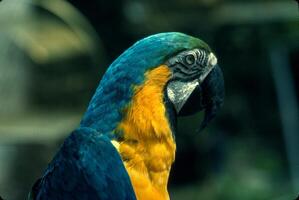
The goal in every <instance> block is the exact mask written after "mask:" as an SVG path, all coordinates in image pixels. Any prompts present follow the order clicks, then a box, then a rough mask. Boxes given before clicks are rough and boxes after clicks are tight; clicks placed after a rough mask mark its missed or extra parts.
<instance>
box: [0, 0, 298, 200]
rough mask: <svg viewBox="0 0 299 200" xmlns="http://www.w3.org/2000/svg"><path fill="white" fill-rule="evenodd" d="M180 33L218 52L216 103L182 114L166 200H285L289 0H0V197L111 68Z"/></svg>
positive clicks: (294, 122)
mask: <svg viewBox="0 0 299 200" xmlns="http://www.w3.org/2000/svg"><path fill="white" fill-rule="evenodd" d="M165 31H179V32H184V33H187V34H191V35H193V36H196V37H199V38H201V39H203V40H204V41H206V42H207V43H208V44H210V46H211V47H212V48H213V49H214V51H215V53H216V55H217V57H218V60H219V64H220V66H221V67H222V69H223V72H224V77H225V81H226V99H225V104H224V107H223V109H222V111H221V112H220V113H219V115H218V117H217V118H216V119H215V120H214V121H213V122H212V123H211V124H210V126H209V127H208V128H207V129H206V130H205V131H204V132H203V133H202V134H200V135H198V134H195V130H197V128H198V127H199V123H200V120H201V118H202V114H198V115H196V116H191V117H185V118H181V119H179V131H178V133H177V135H176V140H177V146H178V147H177V156H176V162H175V164H174V166H173V169H172V174H171V177H170V183H169V190H170V193H171V198H172V199H173V200H181V199H184V200H199V199H203V200H205V199H214V200H265V199H273V200H289V199H294V198H295V196H296V195H298V192H299V107H298V103H299V12H298V5H297V3H296V2H295V1H294V0H251V1H245V0H226V1H224V0H164V1H158V0H110V1H104V0H94V1H84V0H69V1H63V0H39V1H32V0H2V1H0V194H1V196H2V197H3V198H4V199H7V200H18V199H24V198H25V196H26V195H27V193H28V191H29V190H30V188H31V186H32V184H33V183H34V181H35V180H36V179H37V178H38V177H40V176H41V175H42V173H43V170H44V169H45V168H46V166H47V163H48V162H49V161H50V160H51V158H52V157H53V155H54V154H55V152H56V151H57V149H58V147H59V145H60V144H61V143H62V141H63V140H64V138H65V137H66V136H67V135H68V134H69V133H70V132H71V131H72V130H73V129H74V128H75V127H76V126H77V125H78V123H79V121H80V117H81V116H82V114H83V112H84V110H85V108H86V107H87V105H88V102H89V99H90V98H91V96H92V94H93V92H94V90H95V88H96V87H97V84H98V82H99V80H100V78H101V76H102V74H103V73H104V71H105V70H106V68H107V67H108V66H109V64H110V63H111V62H112V61H113V60H114V59H115V58H116V57H117V56H118V55H119V54H120V53H121V52H123V51H124V50H125V49H126V48H128V47H129V46H130V45H132V44H133V43H134V42H135V41H136V40H138V39H141V38H143V37H145V36H147V35H150V34H154V33H158V32H165Z"/></svg>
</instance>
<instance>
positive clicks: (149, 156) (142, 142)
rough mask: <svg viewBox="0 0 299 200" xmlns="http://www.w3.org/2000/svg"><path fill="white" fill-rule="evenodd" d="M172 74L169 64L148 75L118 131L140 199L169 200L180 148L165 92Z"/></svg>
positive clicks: (118, 146)
mask: <svg viewBox="0 0 299 200" xmlns="http://www.w3.org/2000/svg"><path fill="white" fill-rule="evenodd" d="M170 75H171V72H170V71H169V69H168V67H167V66H165V65H162V66H159V67H157V68H155V69H153V70H151V71H149V72H147V74H146V81H145V82H144V84H143V85H141V86H138V87H136V88H135V93H134V97H133V99H132V101H131V104H130V105H129V106H128V107H127V108H126V110H125V113H126V114H125V117H124V119H123V120H122V122H121V123H120V124H119V125H118V127H117V130H119V131H122V132H123V134H124V135H123V140H122V141H121V142H114V145H115V146H116V148H117V150H118V151H119V153H120V155H121V157H122V159H123V161H124V164H125V167H126V170H127V172H128V174H129V176H130V179H131V182H132V185H133V188H134V192H135V194H136V196H137V199H138V200H153V199H154V200H168V199H169V195H168V192H167V183H168V177H169V172H170V168H171V164H172V163H173V161H174V158H175V150H176V145H175V142H174V139H173V137H172V132H171V128H170V125H169V121H168V119H167V117H166V108H165V105H164V102H163V91H164V87H165V84H166V83H167V81H168V80H169V78H170Z"/></svg>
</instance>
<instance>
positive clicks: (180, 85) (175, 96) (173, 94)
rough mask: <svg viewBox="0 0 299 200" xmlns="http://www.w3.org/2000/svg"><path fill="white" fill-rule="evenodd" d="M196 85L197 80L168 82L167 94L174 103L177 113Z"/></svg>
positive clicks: (197, 83)
mask: <svg viewBox="0 0 299 200" xmlns="http://www.w3.org/2000/svg"><path fill="white" fill-rule="evenodd" d="M198 85H199V82H198V80H194V81H192V82H181V81H173V82H170V83H169V84H168V87H167V95H168V98H169V99H170V101H171V102H172V103H173V105H175V109H176V111H177V113H178V112H179V111H180V110H181V108H182V107H183V106H184V104H185V102H186V101H187V99H188V98H189V97H190V95H191V94H192V92H193V90H194V89H195V88H196V86H198Z"/></svg>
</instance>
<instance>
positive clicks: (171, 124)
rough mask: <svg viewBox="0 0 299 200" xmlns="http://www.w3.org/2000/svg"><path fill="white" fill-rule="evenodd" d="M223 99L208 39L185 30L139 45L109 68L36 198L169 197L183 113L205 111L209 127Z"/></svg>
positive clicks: (34, 191) (110, 199)
mask: <svg viewBox="0 0 299 200" xmlns="http://www.w3.org/2000/svg"><path fill="white" fill-rule="evenodd" d="M223 100H224V81H223V75H222V71H221V69H220V68H219V66H218V65H217V58H216V56H215V54H214V53H213V52H212V50H211V49H210V47H209V46H208V45H207V44H206V43H205V42H203V41H202V40H200V39H197V38H195V37H192V36H189V35H186V34H183V33H178V32H169V33H159V34H155V35H152V36H149V37H146V38H144V39H142V40H140V41H138V42H136V43H135V44H134V45H133V46H131V47H130V48H129V49H127V50H126V51H125V52H124V53H122V54H121V55H120V56H119V57H118V58H117V59H116V60H115V61H114V62H113V63H112V64H111V65H110V66H109V68H108V70H107V71H106V73H105V74H104V76H103V78H102V80H101V82H100V84H99V86H98V88H97V90H96V92H95V94H94V96H93V97H92V99H91V101H90V104H89V106H88V108H87V111H86V112H85V114H84V116H83V118H82V121H81V122H80V125H79V126H78V128H76V130H74V131H73V132H72V133H71V134H70V136H68V138H66V140H65V141H64V143H63V145H62V146H61V148H60V150H59V151H58V153H57V154H56V155H55V157H54V159H53V160H52V161H51V163H50V164H49V165H48V167H47V169H46V171H45V172H44V174H43V176H42V177H41V178H40V179H39V180H38V181H37V182H36V183H35V184H34V186H33V188H32V190H31V192H30V194H29V199H37V200H40V199H50V200H52V199H56V200H59V199H63V200H68V199H78V200H79V199H80V200H84V199H95V200H96V199H97V200H135V199H138V200H169V194H168V191H167V183H168V177H169V173H170V169H171V165H172V163H173V162H174V160H175V151H176V143H175V131H176V120H177V116H182V115H190V114H193V113H196V112H198V111H201V110H204V111H205V116H204V119H203V121H202V123H201V125H200V130H202V129H203V128H205V127H206V125H207V124H208V122H209V121H210V120H211V119H212V118H213V117H214V116H215V114H216V111H217V110H218V109H219V108H220V107H221V105H222V104H223Z"/></svg>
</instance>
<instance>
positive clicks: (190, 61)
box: [185, 54, 196, 65]
mask: <svg viewBox="0 0 299 200" xmlns="http://www.w3.org/2000/svg"><path fill="white" fill-rule="evenodd" d="M195 60H196V59H195V56H194V55H192V54H189V55H187V56H186V57H185V62H186V63H187V64H188V65H193V64H194V63H195Z"/></svg>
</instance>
